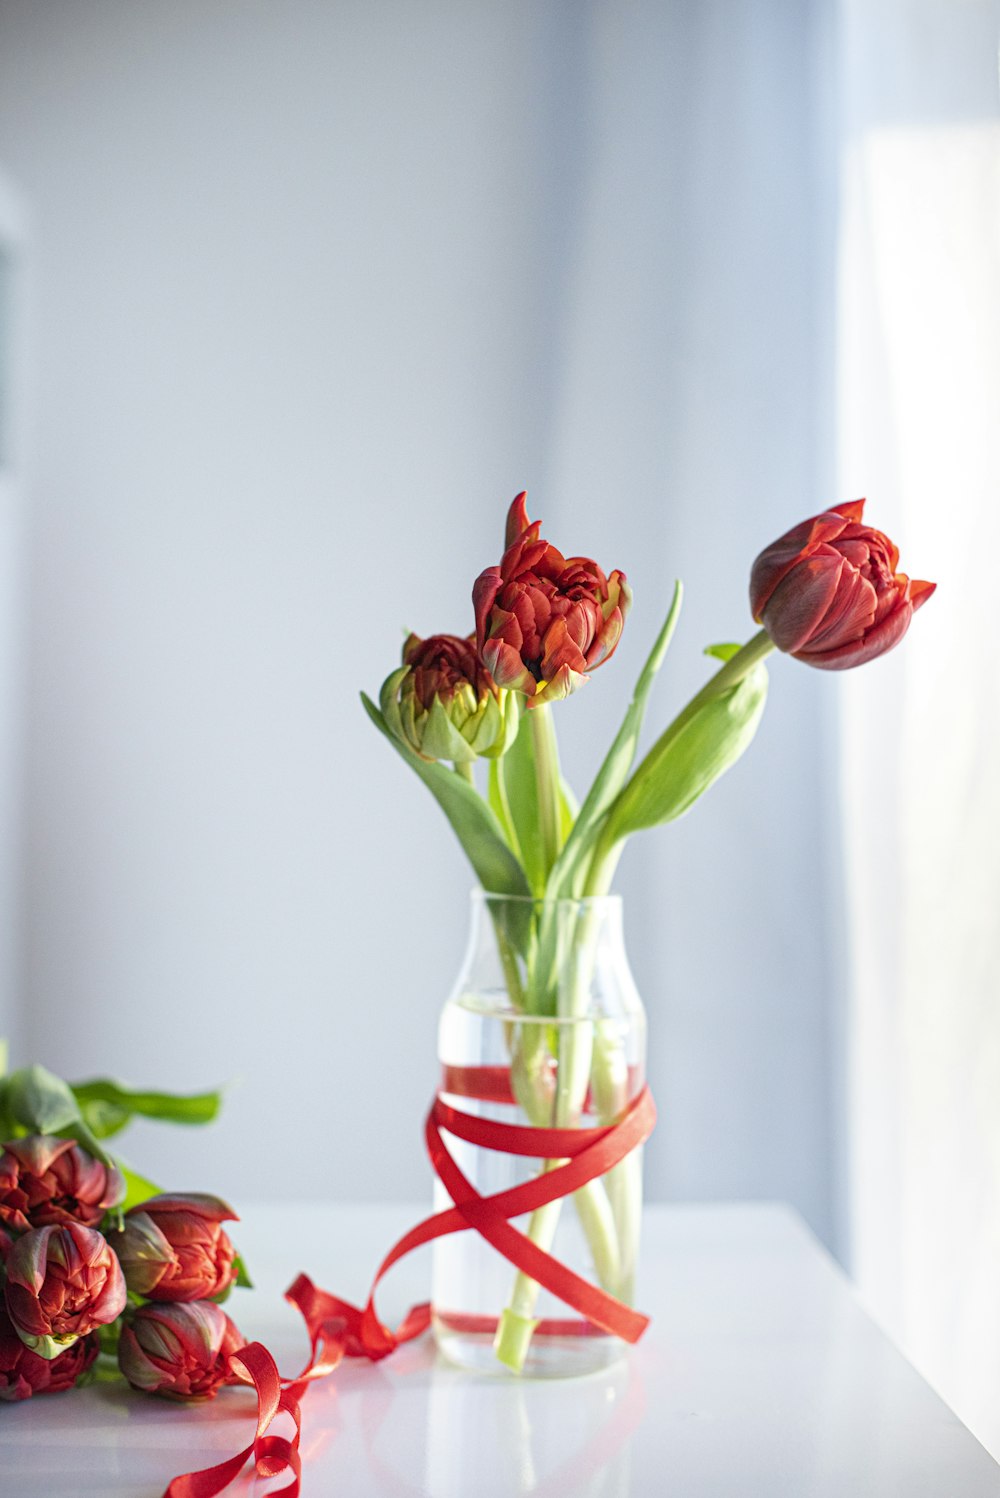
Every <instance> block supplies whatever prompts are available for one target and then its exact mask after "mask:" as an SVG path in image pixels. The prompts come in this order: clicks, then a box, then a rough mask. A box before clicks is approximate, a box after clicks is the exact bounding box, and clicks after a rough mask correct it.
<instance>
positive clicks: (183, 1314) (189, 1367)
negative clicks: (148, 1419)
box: [118, 1300, 246, 1400]
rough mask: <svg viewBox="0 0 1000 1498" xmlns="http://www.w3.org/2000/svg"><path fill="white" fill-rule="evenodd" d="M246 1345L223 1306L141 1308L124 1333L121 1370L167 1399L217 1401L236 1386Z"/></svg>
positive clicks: (137, 1384)
mask: <svg viewBox="0 0 1000 1498" xmlns="http://www.w3.org/2000/svg"><path fill="white" fill-rule="evenodd" d="M245 1346H246V1339H245V1338H244V1337H243V1336H242V1335H241V1334H240V1332H239V1330H238V1329H237V1328H236V1326H235V1325H234V1324H233V1322H232V1321H230V1319H229V1317H228V1316H227V1315H226V1313H225V1311H224V1310H223V1309H222V1307H221V1306H217V1305H213V1304H212V1302H211V1301H209V1300H195V1301H191V1302H190V1303H189V1304H187V1305H146V1306H141V1307H140V1308H139V1310H138V1311H136V1313H135V1315H134V1316H131V1317H130V1318H129V1319H128V1320H127V1321H126V1323H125V1325H124V1326H123V1327H122V1334H121V1339H120V1341H119V1343H118V1366H119V1368H120V1369H121V1371H122V1373H123V1374H124V1375H125V1377H126V1378H127V1379H128V1381H129V1383H130V1384H131V1385H132V1387H133V1388H134V1389H142V1390H144V1391H145V1393H147V1394H162V1395H164V1396H165V1398H167V1399H183V1400H198V1399H212V1398H213V1397H214V1396H215V1394H217V1393H218V1391H219V1389H220V1388H221V1387H222V1385H223V1384H225V1383H228V1382H230V1381H232V1382H235V1380H234V1379H233V1375H232V1372H231V1370H230V1367H229V1359H230V1357H231V1356H232V1354H233V1353H234V1352H239V1350H240V1348H241V1347H245Z"/></svg>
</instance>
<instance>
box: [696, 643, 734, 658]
mask: <svg viewBox="0 0 1000 1498" xmlns="http://www.w3.org/2000/svg"><path fill="white" fill-rule="evenodd" d="M742 649H743V646H742V645H740V644H738V643H735V642H733V643H730V642H727V643H726V644H724V645H706V646H705V649H704V651H703V652H702V654H703V655H711V656H714V657H715V659H716V660H717V661H731V660H732V658H733V656H734V655H739V653H740V651H741V650H742Z"/></svg>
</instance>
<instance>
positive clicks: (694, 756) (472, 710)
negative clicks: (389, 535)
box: [362, 494, 934, 1369]
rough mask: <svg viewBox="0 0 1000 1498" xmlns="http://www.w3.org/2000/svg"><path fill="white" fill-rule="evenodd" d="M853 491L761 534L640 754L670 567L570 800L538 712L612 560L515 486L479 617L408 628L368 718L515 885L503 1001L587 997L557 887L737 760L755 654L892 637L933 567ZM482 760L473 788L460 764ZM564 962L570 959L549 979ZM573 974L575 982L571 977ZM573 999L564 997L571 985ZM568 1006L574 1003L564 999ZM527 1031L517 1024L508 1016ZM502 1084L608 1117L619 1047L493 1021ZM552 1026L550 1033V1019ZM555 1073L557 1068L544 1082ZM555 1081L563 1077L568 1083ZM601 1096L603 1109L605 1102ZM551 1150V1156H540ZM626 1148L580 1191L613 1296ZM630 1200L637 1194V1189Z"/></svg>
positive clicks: (567, 886) (516, 1325)
mask: <svg viewBox="0 0 1000 1498" xmlns="http://www.w3.org/2000/svg"><path fill="white" fill-rule="evenodd" d="M863 507H864V501H863V500H858V501H856V502H853V503H849V504H842V505H837V506H835V507H833V508H832V509H831V510H829V511H826V512H824V513H823V514H821V515H817V516H814V517H813V518H812V519H810V520H806V521H804V522H803V523H802V524H800V525H798V526H796V527H795V528H794V529H793V530H791V531H789V532H788V533H787V534H786V535H784V536H782V537H781V538H780V539H779V540H777V541H775V542H774V543H773V544H772V545H770V546H768V547H766V548H765V550H764V551H762V552H761V554H760V555H759V556H758V558H757V560H756V561H755V562H754V564H753V568H752V571H751V578H750V611H751V614H752V616H753V618H754V620H755V621H756V622H757V623H758V624H759V625H760V626H762V627H761V628H760V630H759V631H758V632H757V633H756V634H754V635H753V636H752V638H751V639H750V640H749V641H748V642H747V643H746V644H743V645H740V644H729V643H726V644H718V645H712V646H709V647H708V649H707V652H706V653H707V654H708V655H710V656H714V657H715V658H716V659H717V660H718V661H719V662H720V665H719V667H718V669H717V670H716V671H715V674H714V675H712V676H711V677H710V678H709V680H708V681H707V682H706V683H705V685H704V686H703V687H702V688H701V690H700V691H699V692H698V693H697V694H696V695H695V696H694V697H693V698H692V700H691V701H690V702H689V703H688V704H687V705H686V706H685V707H684V708H683V709H682V710H681V711H680V712H679V713H678V714H677V715H676V716H675V717H674V718H673V720H672V721H671V722H670V723H669V724H668V725H667V726H666V727H665V728H664V729H663V730H662V732H661V733H660V734H659V736H658V737H657V738H656V740H655V742H654V743H653V745H652V747H651V748H650V749H649V750H648V752H647V753H646V754H645V756H644V758H642V760H641V761H640V762H639V763H638V765H636V763H635V760H636V753H637V748H638V743H639V737H640V731H641V728H642V723H643V718H644V714H645V711H646V706H647V702H648V699H649V696H650V691H651V688H652V686H653V682H654V679H655V677H656V674H657V671H658V669H659V667H660V665H661V663H662V661H663V658H664V655H665V653H666V650H667V647H668V645H669V643H670V640H671V637H672V635H673V632H674V628H675V626H676V623H677V618H678V614H679V610H680V603H681V587H680V584H679V583H678V584H677V585H676V587H675V589H674V593H673V598H672V601H671V604H670V608H669V610H668V613H667V617H666V620H665V621H664V624H663V626H662V628H661V630H660V633H659V635H658V636H657V638H656V640H655V642H654V644H653V648H652V650H651V652H650V654H649V657H648V659H647V660H646V663H645V665H644V666H643V668H642V671H641V673H640V675H639V679H638V682H637V684H636V687H635V692H634V694H633V697H632V700H631V702H630V704H629V707H628V710H627V712H626V714H625V717H624V721H623V722H622V724H621V727H620V728H619V730H618V733H617V734H616V736H615V738H614V740H613V742H612V744H611V746H610V748H609V750H608V752H607V754H606V756H605V758H604V760H603V762H602V764H601V765H600V767H599V768H598V771H597V774H596V776H595V779H594V781H593V784H592V785H591V787H590V790H589V791H588V793H587V795H586V796H585V797H584V798H583V800H582V803H578V802H577V801H576V799H575V798H574V796H573V794H572V792H571V791H570V789H569V787H568V786H567V785H566V783H565V781H564V779H563V777H562V775H561V773H560V769H559V758H558V751H557V744H556V731H555V724H554V721H553V709H554V708H555V707H556V706H557V704H558V702H559V701H560V700H561V699H563V698H565V697H568V696H569V695H570V694H571V693H572V692H575V691H577V690H578V689H579V688H580V687H581V686H582V685H583V684H584V683H585V682H586V681H587V680H588V679H589V676H590V673H591V672H592V671H594V670H595V669H596V668H597V667H598V666H601V665H603V664H604V663H605V662H606V661H608V660H610V659H611V657H612V656H613V654H614V652H615V648H616V646H617V645H618V641H619V639H620V637H621V633H622V629H623V626H624V623H625V620H626V618H627V616H628V614H629V610H630V607H631V602H632V597H631V592H630V590H629V587H628V584H627V582H626V579H625V575H624V574H623V573H622V572H620V571H618V570H614V571H612V572H610V573H605V572H604V570H603V569H602V568H601V567H599V566H598V564H597V563H596V562H594V561H592V560H590V559H589V558H587V557H568V558H567V557H564V556H563V554H562V553H561V552H559V551H558V550H557V549H556V548H555V547H554V546H553V545H551V543H550V542H548V541H546V540H544V539H543V538H542V536H541V526H540V522H538V521H531V520H529V518H528V514H527V509H526V497H525V495H524V494H519V495H518V496H517V498H516V499H515V500H514V502H513V504H512V505H511V507H510V511H509V513H508V516H507V529H506V538H505V549H504V552H503V555H502V557H501V559H500V561H499V563H498V564H497V565H495V566H491V567H487V568H486V570H485V571H483V572H482V573H481V574H480V575H479V577H478V578H477V579H476V581H475V583H474V585H473V587H472V616H473V619H474V624H475V629H474V632H473V631H470V632H469V633H468V634H465V635H448V634H436V635H431V636H429V637H428V638H426V639H420V638H418V637H417V636H416V635H412V634H411V635H410V636H409V638H408V639H407V640H406V643H405V645H404V647H403V657H402V662H401V664H400V666H399V667H398V668H397V669H396V670H394V671H392V672H391V673H390V675H389V676H388V677H387V678H386V680H385V682H384V684H383V686H382V689H381V693H380V698H379V703H378V706H376V705H375V703H374V702H372V701H371V700H369V698H367V697H365V696H363V699H362V700H363V702H364V706H365V708H366V710H367V712H368V714H369V716H370V717H371V719H372V721H373V722H374V723H375V724H376V726H377V727H378V728H379V729H380V730H381V732H382V733H383V734H384V735H385V736H386V738H387V739H388V740H389V742H390V743H391V744H392V745H393V747H394V748H395V749H396V750H397V751H398V752H399V754H400V755H401V756H402V757H403V759H404V760H405V761H406V762H407V764H408V765H409V766H410V768H411V769H412V770H413V771H414V772H415V773H416V774H417V775H418V776H419V777H420V779H421V780H422V781H423V782H424V784H425V785H426V786H427V788H428V789H429V790H430V791H431V793H432V794H433V795H434V796H435V797H436V799H437V801H438V802H439V804H440V806H441V808H442V810H443V811H444V813H445V815H446V816H447V818H448V820H449V822H450V823H451V826H452V828H453V829H454V831H455V833H456V834H457V836H458V839H459V841H460V843H461V845H462V847H463V849H464V850H465V853H466V854H467V856H468V859H469V862H470V864H471V865H472V868H473V870H474V871H475V874H476V876H477V879H478V880H479V882H480V884H481V885H482V886H483V888H484V889H485V890H487V891H489V892H491V893H492V894H494V895H498V896H508V897H509V896H514V897H520V898H521V899H522V901H523V902H524V905H523V907H521V908H520V914H519V915H518V916H517V917H516V918H513V917H508V918H506V919H504V920H501V919H498V918H497V916H496V915H494V924H495V926H496V939H497V946H498V949H499V953H500V958H501V962H502V966H503V972H504V974H505V978H506V981H507V985H508V988H509V993H510V1000H511V1004H512V1006H513V1008H514V1010H515V1012H516V1013H520V1014H523V1015H525V1016H530V1017H532V1018H533V1019H535V1020H536V1021H537V1019H538V1017H539V1016H543V1017H549V1016H551V1017H559V1018H560V1019H562V1018H566V1017H567V1016H568V1017H570V1018H575V1017H577V1016H578V1015H579V1014H580V1013H582V1012H583V1009H582V1006H583V1005H585V1003H586V997H587V978H586V972H587V966H588V962H590V963H592V960H593V959H592V955H591V956H588V953H587V951H586V947H587V941H588V937H587V932H586V925H585V924H584V925H583V926H582V927H581V928H580V932H581V934H580V935H579V936H578V937H576V938H574V940H575V942H576V949H575V950H574V951H572V952H567V950H566V942H565V940H564V939H562V938H561V937H560V934H559V933H560V923H559V922H558V921H557V920H556V919H555V915H554V911H555V908H556V905H557V902H565V901H567V900H571V901H577V902H582V901H586V900H587V898H588V897H592V896H600V895H603V894H605V893H607V891H608V890H609V888H610V885H611V881H612V878H613V876H614V872H615V869H616V867H617V863H618V860H619V858H620V856H621V853H622V850H623V848H624V846H625V843H626V841H627V839H628V838H629V837H630V836H631V834H632V833H634V832H640V831H642V830H644V829H646V828H650V827H655V826H658V825H660V824H661V823H666V822H670V821H673V820H674V819H675V818H677V817H679V816H681V815H682V814H683V813H685V812H686V811H688V810H689V808H690V807H691V806H692V805H693V804H694V802H695V801H697V799H698V798H699V797H700V796H701V795H703V794H704V792H705V791H706V790H707V789H708V788H709V786H711V785H712V784H713V783H714V782H715V781H716V780H718V778H719V777H720V776H721V775H722V774H724V772H725V771H726V770H727V769H729V767H730V766H731V765H732V764H734V763H735V761H736V760H737V759H738V758H739V756H740V755H741V754H742V753H743V752H744V750H745V749H746V748H747V746H748V745H749V743H750V741H751V739H752V738H753V735H754V732H755V730H756V728H757V724H758V722H759V720H760V716H761V713H762V712H763V709H764V703H765V697H766V693H767V672H766V669H765V667H764V664H763V662H764V658H765V657H766V656H767V655H768V654H769V653H770V652H771V651H772V650H774V649H775V648H777V649H779V650H782V651H785V652H787V653H788V654H790V655H792V656H794V657H795V658H796V659H797V660H800V661H803V662H805V663H806V664H808V665H812V666H817V667H820V668H822V669H826V670H843V669H845V668H848V667H851V666H856V665H861V664H862V663H863V662H865V661H868V660H871V659H872V658H873V657H874V656H877V655H880V654H882V653H883V652H885V651H886V650H888V649H890V648H891V647H892V646H894V645H895V644H897V643H898V642H899V640H900V639H901V638H902V636H903V635H904V634H905V632H906V630H907V628H908V626H909V623H910V620H911V618H912V616H913V613H914V611H915V610H916V609H917V608H919V607H920V606H921V605H922V604H923V603H925V602H926V600H927V599H928V598H929V597H930V594H931V593H932V592H933V589H934V585H933V584H932V583H926V582H917V581H913V580H911V579H910V578H908V577H907V576H905V575H904V574H902V573H900V572H898V571H897V567H898V563H899V555H898V552H897V550H896V547H895V546H894V545H893V544H892V542H891V541H890V540H889V539H888V537H886V536H885V535H883V534H882V532H880V531H877V530H874V529H872V528H871V527H870V526H868V525H866V524H865V523H864V520H863V518H862V512H863ZM479 760H484V761H485V762H486V769H487V784H486V786H485V794H484V793H483V791H482V790H481V789H480V788H477V786H476V783H475V775H474V771H475V766H476V763H477V762H478V761H479ZM567 964H569V965H570V966H571V967H573V969H574V971H575V973H576V974H577V979H575V980H574V983H573V984H571V985H569V986H567V985H566V984H565V983H561V982H560V979H559V974H560V971H565V969H566V968H567ZM581 974H582V975H583V976H582V978H580V976H579V975H581ZM567 995H568V997H567ZM578 1005H579V1006H581V1007H580V1008H578V1009H577V1008H575V1006H578ZM519 1029H520V1031H521V1032H522V1033H518V1031H519ZM508 1031H509V1035H510V1046H511V1067H510V1074H511V1082H512V1086H513V1089H514V1092H515V1094H516V1100H517V1102H518V1103H519V1104H520V1106H521V1108H522V1110H523V1111H524V1113H526V1114H527V1116H528V1118H529V1119H530V1120H531V1121H532V1122H533V1123H535V1124H536V1125H551V1126H554V1127H575V1126H577V1124H578V1123H579V1118H580V1113H581V1110H582V1109H583V1107H584V1100H585V1097H589V1098H590V1099H591V1105H593V1106H594V1107H595V1109H596V1111H597V1113H598V1122H600V1123H605V1122H607V1123H612V1122H614V1121H615V1109H616V1107H619V1106H620V1104H621V1101H622V1099H621V1094H620V1088H619V1089H618V1090H616V1089H615V1087H614V1086H613V1085H611V1083H612V1079H613V1078H614V1077H616V1076H618V1077H620V1076H621V1075H622V1071H623V1064H622V1058H621V1057H620V1056H616V1055H614V1054H613V1053H612V1050H611V1043H610V1042H609V1040H608V1039H607V1037H606V1035H604V1034H603V1033H602V1031H601V1028H600V1027H599V1026H597V1027H595V1030H594V1033H593V1034H592V1035H591V1036H590V1037H589V1038H588V1040H587V1043H586V1051H587V1056H586V1064H585V1065H581V1064H579V1063H580V1060H581V1058H580V1056H579V1054H573V1053H572V1050H575V1051H576V1052H579V1051H580V1049H581V1044H580V1042H579V1040H573V1041H568V1042H566V1043H565V1046H563V1043H562V1042H559V1044H560V1046H563V1048H562V1049H561V1050H560V1051H559V1053H558V1054H551V1055H550V1054H547V1053H546V1046H547V1045H549V1044H551V1043H552V1042H549V1041H548V1039H547V1033H546V1031H547V1027H546V1026H544V1025H540V1024H538V1023H537V1022H536V1023H534V1024H533V1025H527V1024H525V1025H523V1026H520V1027H519V1026H518V1025H517V1024H516V1023H512V1024H510V1025H509V1026H508ZM553 1033H554V1032H553ZM553 1075H556V1076H558V1077H559V1078H560V1079H563V1080H562V1081H561V1082H560V1084H559V1085H557V1086H556V1088H555V1090H554V1091H553V1088H552V1085H551V1082H552V1077H553ZM563 1082H564V1083H565V1085H563ZM602 1098H603V1099H605V1100H606V1103H605V1107H604V1110H603V1112H602V1108H601V1102H600V1100H601V1099H602ZM552 1163H553V1162H546V1164H545V1166H544V1167H543V1169H548V1168H550V1166H551V1165H552ZM628 1165H629V1161H622V1162H621V1164H620V1165H619V1166H618V1167H616V1170H617V1172H618V1173H619V1176H620V1177H622V1178H620V1179H615V1180H609V1181H608V1182H607V1183H602V1182H601V1181H599V1180H598V1181H592V1182H589V1183H588V1186H587V1188H586V1189H585V1190H580V1191H578V1192H577V1193H576V1196H575V1203H576V1206H577V1208H578V1213H579V1216H580V1220H581V1223H582V1225H583V1227H584V1231H585V1233H586V1235H587V1239H588V1242H589V1247H590V1249H591V1252H592V1258H593V1263H594V1265H595V1266H596V1269H597V1272H598V1274H599V1277H600V1278H601V1281H602V1284H603V1285H604V1288H606V1289H608V1290H610V1291H612V1292H613V1293H615V1294H619V1295H620V1294H623V1293H627V1292H624V1291H623V1289H622V1284H621V1282H620V1280H619V1281H618V1282H616V1276H620V1274H621V1268H620V1266H621V1265H622V1263H623V1262H625V1260H626V1259H627V1257H628V1256H627V1254H623V1252H622V1251H621V1250H622V1244H621V1243H620V1242H617V1243H616V1241H615V1237H616V1234H617V1235H618V1236H619V1238H620V1236H621V1234H622V1232H623V1231H624V1228H623V1224H624V1223H625V1222H627V1221H629V1220H630V1219H631V1217H634V1215H635V1214H634V1212H632V1211H630V1208H629V1196H630V1194H631V1193H634V1191H635V1190H636V1189H637V1184H638V1183H637V1182H636V1181H635V1180H634V1179H633V1180H632V1182H631V1184H630V1182H629V1178H628V1172H627V1169H626V1167H628ZM633 1205H634V1204H633ZM558 1208H559V1203H558V1202H555V1203H549V1204H547V1205H546V1206H544V1207H541V1208H539V1209H538V1210H537V1211H536V1212H535V1213H534V1215H533V1217H532V1220H531V1224H530V1227H529V1229H528V1236H529V1238H531V1239H532V1240H533V1242H534V1243H535V1244H536V1245H539V1246H542V1247H546V1246H547V1244H548V1242H549V1241H551V1235H552V1222H553V1217H554V1215H555V1214H557V1213H558ZM537 1291H538V1287H537V1285H535V1284H533V1283H532V1282H531V1281H530V1279H527V1278H526V1277H525V1276H524V1275H523V1274H520V1275H519V1276H518V1279H517V1282H516V1284H515V1286H514V1290H513V1292H512V1296H511V1300H510V1303H509V1305H508V1307H507V1308H506V1310H505V1311H504V1313H503V1315H502V1317H501V1318H500V1320H499V1325H498V1330H497V1335H496V1341H495V1344H494V1345H495V1351H496V1354H497V1356H498V1357H499V1358H500V1360H501V1361H502V1362H504V1363H506V1364H507V1366H508V1367H510V1368H513V1369H519V1368H520V1367H521V1366H522V1365H523V1362H524V1358H525V1355H526V1351H527V1347H528V1344H529V1342H530V1339H531V1336H532V1332H533V1328H534V1326H535V1321H534V1319H533V1307H534V1300H535V1296H536V1295H537Z"/></svg>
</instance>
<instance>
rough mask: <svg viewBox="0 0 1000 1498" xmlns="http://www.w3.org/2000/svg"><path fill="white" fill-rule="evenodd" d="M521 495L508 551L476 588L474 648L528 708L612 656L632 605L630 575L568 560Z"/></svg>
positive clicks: (569, 687)
mask: <svg viewBox="0 0 1000 1498" xmlns="http://www.w3.org/2000/svg"><path fill="white" fill-rule="evenodd" d="M525 501H526V496H525V495H524V494H519V495H518V496H517V498H516V499H515V500H514V503H513V504H512V505H511V507H510V511H509V513H508V516H507V550H506V551H505V552H504V555H503V558H502V560H501V562H500V565H499V567H488V568H487V569H486V571H485V572H483V573H481V574H480V576H479V577H478V578H477V580H476V583H475V586H474V587H473V590H472V601H473V604H474V606H475V611H476V646H477V649H478V651H479V656H480V659H481V660H482V662H483V664H484V665H485V667H486V669H487V670H488V671H489V672H490V673H491V675H492V677H493V679H494V681H495V682H496V684H497V686H499V687H509V688H512V689H513V690H515V691H518V692H523V693H524V694H525V696H526V697H527V698H528V706H529V707H536V706H537V705H538V704H539V703H540V702H548V701H552V700H554V699H556V698H559V697H568V696H569V694H570V693H571V692H574V691H576V689H577V687H578V686H581V685H582V684H583V682H585V681H586V680H587V673H588V671H593V670H594V669H595V667H597V666H600V665H601V664H602V663H603V662H604V661H606V660H608V659H609V657H610V656H611V655H613V654H614V650H615V647H616V645H617V644H618V641H619V638H620V637H621V632H622V625H623V624H624V622H625V615H626V614H627V613H628V610H629V605H630V604H631V602H632V594H631V592H630V590H629V586H628V583H627V582H626V581H625V574H624V573H622V572H617V571H616V572H612V573H611V575H610V577H606V576H605V575H604V573H603V572H602V571H601V569H600V567H598V565H597V563H596V562H592V561H590V559H589V558H588V557H569V558H566V557H564V556H563V555H562V553H561V552H558V551H556V549H555V547H554V546H551V545H550V544H549V542H548V541H543V540H542V539H541V538H540V536H539V531H540V530H541V522H540V521H538V520H535V521H533V522H531V521H529V520H528V515H527V509H526V505H525Z"/></svg>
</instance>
